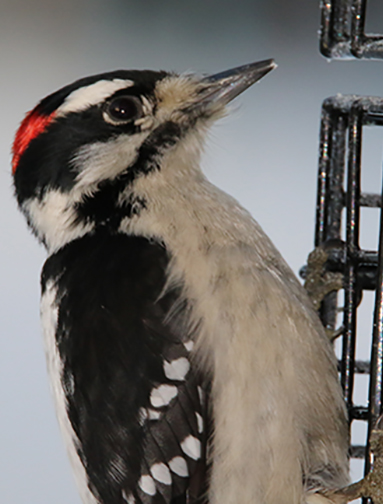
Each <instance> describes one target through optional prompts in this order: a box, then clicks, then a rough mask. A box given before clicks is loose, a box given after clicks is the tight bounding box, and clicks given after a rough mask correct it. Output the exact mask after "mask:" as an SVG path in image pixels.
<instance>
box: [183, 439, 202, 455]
mask: <svg viewBox="0 0 383 504" xmlns="http://www.w3.org/2000/svg"><path fill="white" fill-rule="evenodd" d="M181 448H182V451H183V452H184V453H185V454H186V455H188V456H189V457H190V458H192V459H193V460H198V459H199V458H200V457H201V443H200V441H199V440H198V439H197V438H195V437H194V436H192V435H190V436H188V437H187V438H185V439H184V440H183V441H182V443H181Z"/></svg>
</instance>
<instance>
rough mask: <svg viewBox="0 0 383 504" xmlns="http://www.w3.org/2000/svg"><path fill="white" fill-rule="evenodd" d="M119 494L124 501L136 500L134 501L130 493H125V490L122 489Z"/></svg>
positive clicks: (129, 503)
mask: <svg viewBox="0 0 383 504" xmlns="http://www.w3.org/2000/svg"><path fill="white" fill-rule="evenodd" d="M121 495H122V498H123V499H124V501H125V502H127V503H128V504H135V502H136V501H135V499H134V497H133V495H132V494H129V495H127V493H126V492H125V490H123V491H122V492H121Z"/></svg>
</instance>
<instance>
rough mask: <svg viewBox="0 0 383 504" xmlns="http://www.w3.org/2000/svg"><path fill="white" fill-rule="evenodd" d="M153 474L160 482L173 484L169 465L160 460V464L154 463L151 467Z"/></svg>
mask: <svg viewBox="0 0 383 504" xmlns="http://www.w3.org/2000/svg"><path fill="white" fill-rule="evenodd" d="M150 472H151V475H152V476H153V478H154V479H155V480H157V481H159V482H160V483H164V484H165V485H171V484H172V477H171V474H170V471H169V469H168V467H167V466H166V465H165V464H164V463H163V462H159V463H158V464H153V465H152V467H151V468H150Z"/></svg>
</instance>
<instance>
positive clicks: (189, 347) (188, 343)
mask: <svg viewBox="0 0 383 504" xmlns="http://www.w3.org/2000/svg"><path fill="white" fill-rule="evenodd" d="M184 347H185V348H186V350H187V351H188V352H191V351H192V350H193V348H194V341H192V340H189V341H185V343H184Z"/></svg>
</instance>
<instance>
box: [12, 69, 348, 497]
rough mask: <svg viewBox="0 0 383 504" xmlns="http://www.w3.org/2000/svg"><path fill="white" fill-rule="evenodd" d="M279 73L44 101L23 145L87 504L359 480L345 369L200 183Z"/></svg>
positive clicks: (244, 493) (70, 93)
mask: <svg viewBox="0 0 383 504" xmlns="http://www.w3.org/2000/svg"><path fill="white" fill-rule="evenodd" d="M274 66H275V64H274V62H273V61H272V60H267V61H262V62H258V63H253V64H250V65H246V66H243V67H239V68H236V69H233V70H229V71H227V72H223V73H220V74H217V75H213V76H209V77H198V76H195V75H176V74H174V73H167V72H162V71H161V72H155V71H137V70H135V71H127V70H119V71H115V72H110V73H105V74H101V75H95V76H92V77H87V78H83V79H80V80H78V81H76V82H74V83H73V84H70V85H68V86H66V87H64V88H62V89H60V90H59V91H57V92H55V93H53V94H51V95H50V96H48V97H47V98H45V99H43V100H42V101H41V102H40V103H39V104H38V105H37V106H36V107H35V108H34V109H33V110H32V111H31V112H29V113H28V114H27V116H26V118H25V119H24V121H23V122H22V124H21V126H20V128H19V130H18V132H17V134H16V138H15V141H14V146H13V174H14V185H15V191H16V197H17V201H18V204H19V207H20V209H21V211H22V212H23V213H24V215H25V217H26V219H27V221H28V224H29V225H30V227H31V229H32V231H33V232H34V234H35V235H36V236H37V238H38V239H39V240H40V241H41V242H42V243H43V244H44V245H45V246H46V248H47V251H48V259H47V261H46V263H45V265H44V268H43V271H42V302H41V313H42V324H43V328H44V335H45V346H46V354H47V361H48V370H49V374H50V378H51V383H52V389H53V394H54V398H55V403H56V408H57V415H58V419H59V423H60V426H61V429H62V432H63V435H64V437H65V441H66V443H67V447H68V452H69V455H70V459H71V463H72V465H73V467H74V472H75V475H76V479H77V483H78V486H79V489H80V492H81V496H82V499H83V502H84V503H86V504H96V503H97V504H124V503H125V504H126V503H127V504H160V503H161V504H165V503H166V504H182V503H186V502H187V503H197V502H199V503H201V502H209V503H210V504H237V503H238V504H299V503H303V502H307V501H310V499H311V501H314V500H315V501H316V500H317V499H320V498H321V497H320V496H319V494H317V493H316V492H317V491H318V490H320V489H326V488H334V487H339V486H342V485H345V484H347V482H348V458H347V451H348V426H347V419H346V412H345V407H344V403H343V399H342V393H341V390H340V387H339V383H338V378H337V371H336V363H335V357H334V355H333V350H332V347H331V344H330V343H329V341H328V339H327V337H326V335H325V333H324V330H323V327H322V325H321V323H320V321H319V319H318V317H317V315H316V313H315V311H314V310H313V308H312V306H311V303H310V301H309V299H308V297H307V295H306V293H305V292H304V290H303V288H302V287H301V285H300V284H299V282H298V281H297V279H296V278H295V276H294V274H293V273H292V271H291V270H290V269H289V267H288V266H287V265H286V263H285V262H284V260H283V259H282V257H281V256H280V254H279V253H278V252H277V250H276V249H275V248H274V246H273V245H272V243H271V242H270V240H269V238H268V237H267V236H266V235H265V234H264V232H263V231H262V229H261V228H260V226H259V225H258V224H257V223H256V222H255V221H254V220H253V219H252V217H251V216H250V215H249V213H248V212H247V211H246V210H244V209H243V208H242V207H241V206H240V205H239V204H238V203H237V202H236V201H235V200H234V199H233V198H231V197H230V196H228V195H227V194H225V193H223V192H222V191H220V190H219V189H217V188H216V187H214V186H213V185H212V184H211V183H209V182H208V181H207V180H206V178H205V177H204V175H203V174H202V172H201V170H200V153H201V149H202V146H203V143H204V139H205V136H206V131H207V129H208V127H209V126H210V125H211V123H212V122H213V121H215V120H216V119H217V118H219V117H221V116H222V115H223V113H224V111H225V106H226V104H227V103H228V102H230V101H231V100H232V99H233V98H234V97H236V96H237V95H238V94H239V93H241V92H242V91H243V90H245V89H246V88H247V87H249V86H250V85H252V84H253V83H254V82H256V81H257V80H259V79H260V78H261V77H263V76H264V75H265V74H266V73H267V72H269V71H270V70H272V69H273V68H274Z"/></svg>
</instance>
